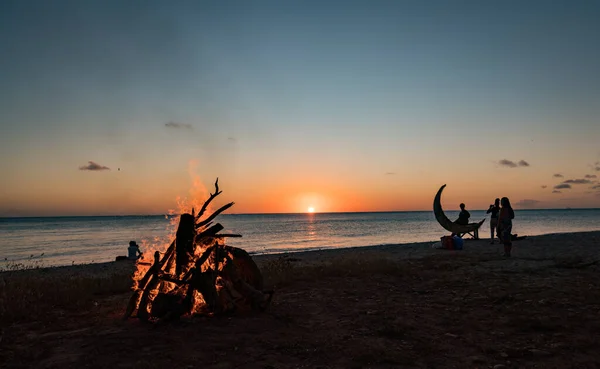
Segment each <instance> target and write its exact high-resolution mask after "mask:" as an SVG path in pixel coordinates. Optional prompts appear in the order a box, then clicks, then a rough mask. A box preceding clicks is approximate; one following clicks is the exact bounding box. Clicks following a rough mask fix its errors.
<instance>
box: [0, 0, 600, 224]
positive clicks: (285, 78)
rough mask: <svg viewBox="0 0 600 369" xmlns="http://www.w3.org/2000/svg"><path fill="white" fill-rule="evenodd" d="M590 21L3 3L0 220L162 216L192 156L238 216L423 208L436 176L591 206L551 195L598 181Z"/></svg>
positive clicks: (416, 8)
mask: <svg viewBox="0 0 600 369" xmlns="http://www.w3.org/2000/svg"><path fill="white" fill-rule="evenodd" d="M598 19H600V5H599V3H598V2H594V1H589V2H586V1H576V2H567V1H562V2H561V1H558V2H552V3H550V2H541V1H540V2H517V1H505V2H501V3H499V2H491V1H456V2H446V1H420V2H417V1H414V2H408V1H329V2H318V1H214V2H209V1H196V2H192V1H178V2H172V3H169V2H158V1H102V2H99V1H52V2H48V1H4V2H2V3H1V4H0V46H1V49H2V50H3V54H4V57H2V58H0V132H1V136H0V155H1V156H0V170H1V171H2V172H3V173H5V176H3V177H4V178H5V179H3V180H2V182H3V183H2V184H1V186H2V187H3V188H2V193H3V194H2V195H0V215H2V214H5V215H12V214H28V215H30V214H55V213H56V214H67V213H68V214H84V213H85V214H88V213H89V214H96V213H102V214H104V213H114V212H117V213H139V212H142V213H143V212H161V211H162V210H161V209H164V208H167V207H169V206H170V204H171V203H172V202H173V200H174V198H175V196H176V195H177V194H180V193H185V192H186V191H187V190H188V188H189V186H190V179H189V175H188V173H187V168H188V164H189V162H190V160H197V161H198V162H199V167H198V172H199V175H200V177H201V178H202V180H203V181H204V182H205V183H206V184H210V183H212V181H213V179H214V177H216V176H220V177H221V178H222V180H223V181H225V182H226V183H227V184H228V188H229V189H230V191H231V196H232V197H233V198H234V199H239V200H236V201H238V203H239V204H240V207H241V209H238V210H240V211H249V212H253V211H301V209H303V208H304V206H305V204H304V202H302V201H305V200H292V199H297V198H306V197H307V196H308V197H309V198H310V196H312V195H307V194H309V193H312V194H315V193H316V194H318V196H317V197H318V198H319V199H320V200H318V199H316V198H315V199H314V201H320V202H322V204H323V206H319V205H315V207H317V210H319V208H321V209H327V210H331V211H336V210H340V211H344V210H412V209H428V208H429V207H430V204H429V203H430V197H433V195H434V194H435V191H436V190H437V188H438V187H439V185H440V184H443V183H449V186H451V185H453V187H454V188H455V189H456V190H455V191H456V196H457V200H458V198H460V197H461V196H462V198H464V197H465V196H466V194H465V192H468V193H469V196H471V197H472V199H471V198H468V200H472V202H473V204H474V205H475V204H478V205H479V204H480V205H481V206H483V205H486V204H488V203H489V200H488V199H487V197H489V196H493V197H497V196H498V195H496V194H499V193H506V194H509V195H511V196H512V197H513V198H514V200H513V201H514V202H517V201H520V200H534V201H537V203H536V204H537V206H540V207H562V206H563V204H565V203H568V205H566V206H583V205H588V206H600V197H599V196H598V193H597V191H596V189H593V188H592V187H593V186H594V185H595V184H594V183H589V184H587V185H589V186H587V187H584V186H578V187H575V186H574V187H573V188H571V189H570V190H571V191H562V192H561V193H560V194H557V193H555V194H552V193H551V189H552V187H553V186H555V185H557V184H559V182H556V181H557V179H555V178H554V177H553V174H555V173H564V175H565V177H564V178H565V179H577V178H583V176H584V175H588V176H592V175H600V172H597V173H596V171H595V168H596V166H597V165H596V164H595V163H596V162H598V161H599V160H600V149H598V148H597V147H598V138H599V137H600V128H599V127H600V124H599V122H598V117H599V116H600V114H599V113H600V108H599V106H600V103H599V101H598V100H599V98H600V72H599V71H598V68H597V66H598V65H600V51H599V48H598V47H597V45H599V44H600V26H599V25H598V22H597V20H598ZM169 122H173V123H177V124H176V125H170V126H169V125H167V123H169ZM175 127H179V128H175ZM188 127H189V128H188ZM501 159H509V160H512V161H515V162H516V161H518V160H526V161H527V162H528V163H530V164H531V165H530V167H527V168H506V167H505V166H502V165H499V164H498V162H499V161H500V160H501ZM88 161H94V162H97V163H99V164H100V165H103V166H107V167H109V168H110V171H109V170H107V171H80V170H78V168H79V167H80V166H84V165H86V164H87V162H88ZM448 161H451V163H448ZM454 163H456V164H454ZM117 168H121V170H118V169H117ZM457 168H460V169H458V170H457ZM462 168H469V170H464V169H462ZM115 169H117V170H116V171H115ZM457 172H459V173H464V174H458V173H457ZM386 173H388V174H387V175H386ZM389 173H394V174H389ZM490 178H494V180H490ZM593 180H594V179H593V178H592V179H590V181H591V182H593ZM490 182H491V183H490ZM141 185H143V186H144V187H145V189H143V190H141V189H140V188H139V187H140V186H141ZM542 185H545V186H548V187H547V188H545V189H542V188H541V186H542ZM482 187H485V190H484V189H481V188H482ZM374 188H375V189H376V191H373V189H374ZM450 188H452V187H449V189H450ZM475 188H477V189H478V190H477V191H475V193H473V191H472V189H475ZM420 191H423V192H422V193H421V192H420ZM432 191H433V192H432ZM375 192H376V193H375ZM430 192H432V193H430ZM274 193H276V194H277V196H278V199H279V200H280V201H278V204H279V205H276V204H275V203H274V199H273V198H272V197H273V194H274ZM336 193H343V194H344V195H343V196H342V195H340V196H341V197H339V198H336V196H335V194H336ZM452 200H454V199H452ZM306 201H309V202H310V201H313V200H306ZM326 203H327V204H328V205H327V206H325V204H326ZM348 203H352V204H354V205H352V204H348Z"/></svg>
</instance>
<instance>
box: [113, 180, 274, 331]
mask: <svg viewBox="0 0 600 369" xmlns="http://www.w3.org/2000/svg"><path fill="white" fill-rule="evenodd" d="M221 192H222V191H220V190H219V180H218V179H217V181H216V182H215V192H214V194H210V197H209V198H208V199H207V200H206V201H205V202H204V204H203V206H202V208H201V209H200V211H199V212H198V214H195V211H194V209H192V211H191V213H189V214H187V213H186V214H181V216H180V219H179V226H178V228H177V233H176V237H175V240H174V241H173V242H172V243H171V244H170V246H169V247H168V248H167V250H166V251H165V253H164V254H163V255H162V258H161V255H160V253H159V252H158V251H157V252H156V253H155V255H154V262H153V263H152V266H151V267H150V268H149V269H148V271H147V272H146V274H145V275H144V276H143V277H142V278H141V279H140V280H139V281H138V283H137V289H136V290H135V291H134V293H133V295H132V297H131V299H130V300H129V303H128V305H127V308H126V311H125V315H124V318H125V319H127V318H129V317H131V316H134V315H135V316H136V317H137V318H139V319H141V320H143V321H148V320H157V319H176V318H178V317H180V316H182V315H185V314H190V313H192V312H193V310H198V309H199V307H201V309H200V310H202V311H204V312H205V313H208V314H221V313H229V312H233V311H235V310H237V309H240V308H241V309H245V308H248V309H254V310H259V311H262V310H264V309H266V308H267V307H268V305H269V303H270V301H271V297H272V295H273V293H272V291H263V278H262V274H261V272H260V270H259V269H258V266H257V265H256V263H255V262H254V261H253V260H252V258H251V256H250V255H249V254H248V253H247V252H246V251H245V250H242V249H240V248H236V247H231V246H227V245H225V244H224V240H225V238H227V237H241V235H239V234H219V233H218V232H220V231H222V230H223V229H224V227H223V226H222V225H221V224H220V223H216V224H214V225H212V221H213V220H214V219H215V218H216V217H217V216H218V215H219V214H221V213H222V212H223V211H225V210H227V209H229V208H230V207H231V206H233V204H234V203H233V202H231V203H229V204H226V205H224V206H222V207H220V208H219V209H217V210H216V211H215V212H213V213H212V214H210V215H209V216H207V217H206V218H205V219H203V220H201V218H202V217H203V216H204V214H205V213H206V211H207V209H208V206H209V204H210V203H211V202H212V201H213V200H214V199H215V198H216V197H217V196H218V195H219V194H221ZM173 264H174V266H175V268H174V269H175V270H174V274H170V273H172V271H173ZM198 295H199V296H198ZM198 297H201V299H202V300H203V303H202V304H201V303H200V301H197V299H198ZM136 310H137V313H136ZM134 313H135V314H134Z"/></svg>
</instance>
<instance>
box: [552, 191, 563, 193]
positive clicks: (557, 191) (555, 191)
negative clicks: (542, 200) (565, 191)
mask: <svg viewBox="0 0 600 369" xmlns="http://www.w3.org/2000/svg"><path fill="white" fill-rule="evenodd" d="M552 193H562V192H560V191H559V190H553V191H552Z"/></svg>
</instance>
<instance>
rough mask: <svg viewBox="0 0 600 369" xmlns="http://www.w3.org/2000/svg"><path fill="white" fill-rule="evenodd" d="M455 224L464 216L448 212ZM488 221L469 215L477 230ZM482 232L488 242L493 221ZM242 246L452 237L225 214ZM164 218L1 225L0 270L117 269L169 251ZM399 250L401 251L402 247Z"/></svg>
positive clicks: (346, 222)
mask: <svg viewBox="0 0 600 369" xmlns="http://www.w3.org/2000/svg"><path fill="white" fill-rule="evenodd" d="M446 215H447V216H448V218H450V219H456V218H457V217H458V212H454V211H447V212H446ZM485 217H486V214H485V211H471V222H474V221H479V220H481V219H483V218H485ZM487 218H488V219H487V220H486V223H485V224H484V225H483V227H482V229H481V230H480V237H481V238H489V237H490V231H489V215H488V216H487ZM216 221H218V222H219V223H221V224H222V225H223V226H224V227H225V230H224V231H223V232H222V233H239V234H242V235H243V237H242V238H229V239H228V240H227V244H229V245H231V246H236V247H241V248H243V249H245V250H246V251H248V252H250V253H253V254H265V253H282V252H288V251H305V250H315V249H330V248H341V247H353V246H371V245H384V244H405V243H412V242H426V241H429V242H432V243H433V242H435V241H438V240H439V239H440V237H441V236H443V235H445V234H447V232H446V231H445V230H444V229H443V228H442V227H441V226H440V225H439V224H438V223H437V221H436V220H435V217H434V215H433V212H432V211H422V212H386V213H315V214H223V215H220V216H219V217H218V218H217V220H216ZM172 230H173V226H170V220H169V219H168V218H166V217H165V216H101V217H44V218H0V269H4V268H6V265H7V264H11V263H13V264H14V263H24V264H26V265H34V264H35V265H43V266H59V265H71V264H81V263H92V262H94V263H98V262H106V261H112V260H114V259H115V257H116V256H117V255H126V253H127V246H128V243H129V241H130V240H135V241H137V243H138V244H139V245H140V246H141V250H142V252H143V251H144V250H148V251H151V249H152V247H153V246H155V245H159V244H167V243H169V242H170V241H171V239H172V236H171V234H172ZM595 230H600V209H563V210H516V211H515V220H514V226H513V233H517V234H519V235H530V236H532V235H539V234H547V233H564V232H579V231H595ZM398 247H402V246H401V245H399V246H398Z"/></svg>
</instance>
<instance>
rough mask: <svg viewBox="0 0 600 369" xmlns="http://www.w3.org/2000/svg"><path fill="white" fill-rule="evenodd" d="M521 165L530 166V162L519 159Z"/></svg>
mask: <svg viewBox="0 0 600 369" xmlns="http://www.w3.org/2000/svg"><path fill="white" fill-rule="evenodd" d="M519 166H520V167H528V166H529V163H528V162H526V161H525V160H519Z"/></svg>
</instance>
